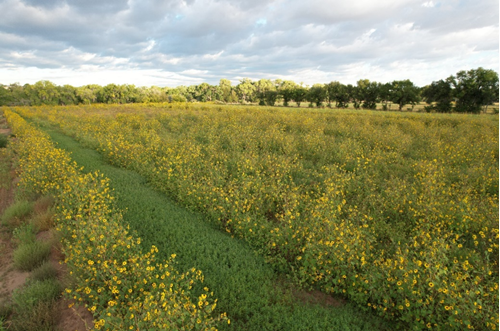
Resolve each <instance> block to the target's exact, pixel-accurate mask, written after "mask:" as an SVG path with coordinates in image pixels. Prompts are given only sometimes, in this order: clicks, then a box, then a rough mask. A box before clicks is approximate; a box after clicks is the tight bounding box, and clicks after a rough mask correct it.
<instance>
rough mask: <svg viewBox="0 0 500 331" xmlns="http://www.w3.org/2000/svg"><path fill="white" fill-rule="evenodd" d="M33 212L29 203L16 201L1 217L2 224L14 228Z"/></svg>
mask: <svg viewBox="0 0 500 331" xmlns="http://www.w3.org/2000/svg"><path fill="white" fill-rule="evenodd" d="M32 212H33V204H32V203H31V202H29V201H24V200H21V201H17V202H15V203H14V204H12V205H11V206H9V207H8V208H7V209H6V210H5V211H4V213H3V215H2V219H1V221H2V224H3V225H6V226H9V227H11V228H15V227H16V226H18V225H19V224H21V222H22V221H24V220H25V219H27V217H28V216H29V215H30V214H31V213H32Z"/></svg>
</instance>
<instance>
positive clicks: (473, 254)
mask: <svg viewBox="0 0 500 331" xmlns="http://www.w3.org/2000/svg"><path fill="white" fill-rule="evenodd" d="M10 111H13V112H14V113H17V114H19V115H20V116H21V117H23V118H25V119H27V120H29V121H30V122H32V123H34V124H37V125H39V126H40V128H41V129H43V130H47V131H50V130H53V129H54V128H57V130H59V131H60V132H62V133H64V134H65V135H67V136H71V137H74V138H75V139H76V140H78V141H79V142H80V143H81V144H82V145H83V146H85V147H87V148H90V149H94V150H96V151H98V152H99V153H100V154H102V155H103V157H104V160H105V161H106V162H108V163H110V164H112V165H115V166H119V167H122V168H125V169H128V170H132V171H134V172H136V173H138V174H140V175H141V176H143V177H144V178H146V179H147V181H148V182H149V183H150V185H151V186H152V187H154V188H155V189H156V190H157V191H159V192H163V193H165V194H166V195H167V196H169V197H171V198H172V199H173V200H175V201H176V202H177V203H178V204H181V205H183V206H185V207H187V208H189V209H191V210H193V211H197V212H199V213H201V214H202V215H204V219H205V220H206V221H207V222H209V223H210V224H211V225H212V226H214V225H215V226H216V227H217V228H218V229H219V230H220V231H223V232H226V233H228V234H230V235H231V236H233V237H234V238H231V239H233V240H235V242H236V240H238V239H241V240H242V241H244V242H246V243H247V244H248V245H249V246H250V247H251V248H252V249H253V250H254V251H256V252H257V253H258V256H260V257H263V258H264V259H265V261H266V262H267V264H266V265H270V266H271V267H272V268H273V269H274V271H275V272H277V273H278V274H280V275H284V277H285V278H287V279H288V280H289V281H290V282H292V283H293V284H294V286H296V287H297V288H302V289H307V290H313V289H314V290H319V291H321V292H322V293H324V294H328V295H339V296H342V297H343V298H345V299H347V300H348V301H349V302H352V303H355V304H356V305H357V307H359V308H360V309H361V310H365V311H369V312H370V314H372V315H379V316H381V317H383V318H384V319H385V320H387V321H390V322H391V323H394V324H393V325H395V326H396V325H404V326H405V327H406V328H411V329H428V328H429V329H431V328H435V329H457V330H460V329H464V328H467V327H468V328H473V329H492V330H494V329H497V328H498V181H499V178H498V144H499V142H498V133H499V132H498V116H497V115H482V116H470V115H457V114H452V115H437V114H414V113H402V114H399V113H393V112H370V111H352V110H351V111H348V110H330V109H323V110H307V109H283V108H263V107H241V106H234V107H233V106H218V105H209V104H203V105H201V104H200V105H196V104H194V105H188V104H177V105H176V104H155V105H124V106H116V105H106V106H103V105H94V106H72V107H32V108H13V109H12V110H9V112H10ZM12 117H15V116H14V115H11V118H12ZM8 118H9V117H8ZM10 121H11V120H10ZM54 137H55V135H52V139H55V138H54ZM78 163H79V164H80V162H78ZM54 176H55V177H57V174H54ZM46 184H47V183H44V185H46ZM111 184H112V183H111ZM105 196H106V195H105V194H104V197H105ZM101 197H102V196H101ZM104 200H105V199H104ZM76 220H78V218H77V219H76ZM117 222H118V224H119V225H120V224H121V223H122V222H123V221H122V219H121V218H120V217H118V218H117ZM144 224H146V222H144ZM148 224H150V223H148ZM122 226H123V225H122ZM130 226H131V227H133V226H135V231H137V232H138V233H140V234H141V238H143V240H144V241H146V242H148V244H154V245H156V246H158V249H159V251H162V245H161V243H160V242H154V241H155V240H159V239H155V240H153V239H152V238H159V237H158V235H160V236H161V235H162V234H163V236H164V237H166V238H169V237H172V235H171V234H169V233H168V231H169V228H168V227H162V226H158V229H161V231H164V233H163V232H161V233H156V234H155V235H156V237H155V236H154V235H153V234H150V235H148V233H152V232H158V231H157V229H156V228H154V227H151V228H147V229H144V230H142V232H141V228H140V227H141V225H140V224H135V225H133V224H130ZM67 231H70V229H68V230H67ZM117 231H118V230H117ZM120 231H121V230H120ZM179 231H181V230H179ZM118 232H119V231H118ZM238 242H240V241H238ZM109 245H113V244H112V243H109ZM238 245H239V244H238ZM174 248H175V247H174ZM82 249H84V248H82ZM127 254H128V253H127ZM134 254H135V253H134ZM159 254H160V255H161V253H159ZM141 258H142V257H141ZM242 258H244V257H242ZM249 258H250V257H249ZM144 259H147V256H146V257H144ZM198 259H202V258H200V257H198ZM144 263H145V262H144ZM207 268H208V266H207ZM200 269H201V271H202V272H203V271H204V270H203V268H200ZM198 278H200V277H198ZM198 278H197V279H195V281H196V280H199V279H198ZM248 281H249V282H250V283H252V282H254V281H255V280H248ZM180 286H181V285H179V288H180ZM197 295H198V298H200V300H201V301H202V302H204V300H209V299H206V296H205V297H202V296H201V295H202V294H197ZM203 295H204V294H203ZM215 296H216V297H217V292H216V293H215ZM228 297H229V295H228ZM178 298H179V299H178V300H180V301H182V302H184V301H186V300H188V299H185V298H184V297H183V296H182V295H181V294H179V297H178ZM201 298H203V299H201ZM183 300H184V301H183ZM220 300H221V302H219V304H220V305H222V306H224V303H223V302H222V301H223V299H222V298H221V299H220ZM207 306H208V303H207ZM107 309H108V310H109V307H107ZM211 312H212V310H210V309H207V310H206V311H203V316H204V317H203V318H204V320H205V318H206V317H205V315H206V316H209V315H210V314H211ZM190 314H191V315H189V314H188V315H189V316H188V315H186V316H188V317H186V318H189V319H191V318H193V320H196V318H201V317H197V316H198V315H196V314H195V313H193V311H192V310H191V311H190ZM200 314H201V313H200ZM193 316H194V317H193ZM200 316H201V315H200ZM228 316H229V319H231V313H230V312H228ZM243 319H244V318H242V317H241V318H239V319H238V318H237V319H236V321H239V322H240V323H242V324H241V325H245V324H244V323H245V321H243ZM219 320H223V321H224V322H225V321H226V318H225V316H222V317H220V316H219ZM206 321H207V324H206V325H212V324H214V323H216V321H212V320H209V319H208V318H207V319H206Z"/></svg>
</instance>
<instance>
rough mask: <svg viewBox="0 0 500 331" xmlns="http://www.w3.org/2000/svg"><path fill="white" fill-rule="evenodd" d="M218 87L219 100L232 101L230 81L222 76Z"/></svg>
mask: <svg viewBox="0 0 500 331" xmlns="http://www.w3.org/2000/svg"><path fill="white" fill-rule="evenodd" d="M219 89H220V91H221V100H222V101H224V102H232V101H233V100H231V99H232V98H231V92H232V89H233V88H232V87H231V81H230V80H229V79H224V78H222V79H221V80H220V81H219Z"/></svg>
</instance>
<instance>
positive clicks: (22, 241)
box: [12, 223, 37, 246]
mask: <svg viewBox="0 0 500 331" xmlns="http://www.w3.org/2000/svg"><path fill="white" fill-rule="evenodd" d="M36 232H37V231H36V228H35V226H34V225H33V224H31V223H26V224H22V225H21V226H19V227H17V228H15V229H14V231H13V233H12V236H13V238H14V241H15V243H16V245H17V246H21V245H26V244H31V243H33V242H35V240H36V235H35V233H36Z"/></svg>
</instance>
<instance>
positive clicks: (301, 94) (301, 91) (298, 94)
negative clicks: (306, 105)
mask: <svg viewBox="0 0 500 331" xmlns="http://www.w3.org/2000/svg"><path fill="white" fill-rule="evenodd" d="M306 97H307V89H306V88H305V87H303V86H302V85H297V87H296V88H295V89H294V90H293V101H295V103H296V104H297V107H300V104H301V103H302V102H304V101H305V100H306Z"/></svg>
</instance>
